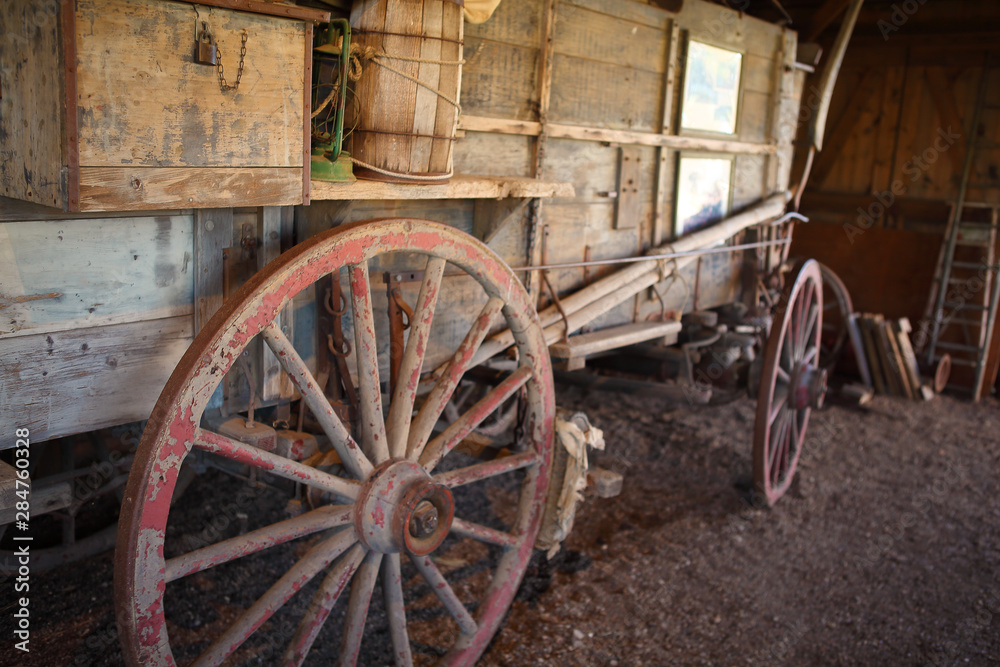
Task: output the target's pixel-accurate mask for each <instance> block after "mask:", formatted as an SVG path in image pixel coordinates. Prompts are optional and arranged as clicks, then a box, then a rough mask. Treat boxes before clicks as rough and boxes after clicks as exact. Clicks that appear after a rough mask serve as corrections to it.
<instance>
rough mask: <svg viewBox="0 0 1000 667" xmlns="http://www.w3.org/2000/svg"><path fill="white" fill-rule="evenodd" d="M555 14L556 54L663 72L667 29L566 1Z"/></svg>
mask: <svg viewBox="0 0 1000 667" xmlns="http://www.w3.org/2000/svg"><path fill="white" fill-rule="evenodd" d="M556 12H557V16H558V18H557V20H556V31H555V35H554V36H553V38H554V45H553V46H554V48H555V52H556V53H560V54H562V55H566V56H572V57H574V58H586V59H590V60H598V61H600V62H604V63H610V64H613V65H619V66H621V67H630V68H632V69H638V70H644V71H647V72H656V73H659V74H662V73H663V70H664V68H665V65H666V57H665V56H666V50H667V34H666V32H665V31H664V30H662V29H658V28H651V27H648V26H645V25H643V24H641V23H635V22H633V21H629V20H627V19H623V18H618V17H617V16H608V15H607V14H601V13H598V12H596V11H593V10H591V9H584V8H581V7H578V6H576V5H573V4H570V3H566V2H564V3H560V4H559V5H558V7H557V8H556ZM609 83H610V82H609Z"/></svg>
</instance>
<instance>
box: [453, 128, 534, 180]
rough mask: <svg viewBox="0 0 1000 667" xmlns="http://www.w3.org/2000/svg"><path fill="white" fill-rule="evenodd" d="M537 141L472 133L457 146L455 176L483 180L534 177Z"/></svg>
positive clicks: (485, 133)
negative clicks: (534, 154)
mask: <svg viewBox="0 0 1000 667" xmlns="http://www.w3.org/2000/svg"><path fill="white" fill-rule="evenodd" d="M533 142H534V139H533V138H532V137H522V136H516V135H503V134H491V133H488V132H469V133H467V134H466V135H465V136H464V137H462V139H461V140H459V141H458V142H456V144H455V172H456V173H459V174H476V175H479V176H498V177H503V176H525V177H527V176H530V175H531V148H532V143H533Z"/></svg>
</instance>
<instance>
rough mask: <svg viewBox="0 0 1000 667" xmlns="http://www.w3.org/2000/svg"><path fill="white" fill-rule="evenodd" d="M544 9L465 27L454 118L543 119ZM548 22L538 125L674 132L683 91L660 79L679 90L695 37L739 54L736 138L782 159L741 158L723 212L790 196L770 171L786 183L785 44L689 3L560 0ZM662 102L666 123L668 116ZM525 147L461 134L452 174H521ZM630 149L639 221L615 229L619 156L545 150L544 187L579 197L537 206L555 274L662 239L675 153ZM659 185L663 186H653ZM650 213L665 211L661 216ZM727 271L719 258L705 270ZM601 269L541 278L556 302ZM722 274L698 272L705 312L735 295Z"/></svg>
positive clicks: (631, 308)
mask: <svg viewBox="0 0 1000 667" xmlns="http://www.w3.org/2000/svg"><path fill="white" fill-rule="evenodd" d="M543 6H544V5H543V3H539V2H533V1H532V0H505V1H504V2H503V3H501V5H500V7H499V8H498V10H497V12H496V13H495V14H494V16H493V17H492V18H491V19H490V20H489V21H487V22H486V23H484V24H482V25H479V26H471V25H470V26H467V27H466V33H465V34H466V60H467V65H466V68H465V73H464V74H463V89H462V113H463V114H464V115H469V116H479V117H486V118H498V119H505V120H516V121H537V120H538V119H539V118H538V115H537V107H538V104H539V100H540V98H539V86H538V83H537V81H538V75H537V68H538V67H539V65H540V61H541V58H542V56H541V46H542V44H543V42H544V35H542V33H541V31H542V28H543V25H544V21H543V16H542V8H543ZM552 23H553V26H554V28H553V33H552V49H553V57H552V86H551V90H552V92H551V99H550V105H549V109H548V118H547V120H548V121H549V122H551V123H563V124H568V125H576V126H586V127H595V128H602V129H611V130H630V131H637V132H649V133H658V132H660V131H661V128H673V127H675V126H676V123H675V122H674V121H675V117H676V116H677V114H678V113H679V108H680V97H681V88H682V86H681V85H676V84H675V85H674V86H673V89H672V91H671V92H670V93H669V97H668V95H666V94H665V93H667V92H668V91H670V89H669V88H668V87H667V86H668V84H667V81H668V76H669V77H672V78H673V79H674V80H675V81H676V82H677V83H678V84H679V82H681V81H682V79H683V69H684V60H683V59H684V53H685V48H684V45H686V43H687V40H688V39H698V40H701V41H706V42H709V43H712V44H716V45H718V46H722V47H726V48H731V49H735V50H738V51H740V52H741V53H743V56H744V63H743V85H742V98H741V103H740V112H739V117H738V127H737V134H736V135H735V136H734V137H733V138H734V139H737V140H739V141H744V142H754V143H767V142H779V141H780V142H781V150H780V156H772V157H766V156H754V155H741V156H738V157H737V159H736V165H735V169H734V184H733V208H734V209H738V208H741V207H744V206H746V205H748V204H751V203H753V202H755V201H757V200H759V199H761V198H762V197H763V196H766V195H767V194H770V192H772V191H773V190H775V189H777V188H779V187H787V178H786V177H783V178H779V174H787V171H788V170H787V166H785V165H787V163H788V162H790V159H791V150H792V145H791V141H792V137H793V136H794V131H795V122H794V120H792V121H791V122H789V121H788V119H789V118H792V119H794V116H795V114H797V111H798V95H799V93H800V92H801V80H802V79H801V77H798V78H797V79H796V78H795V77H794V74H790V76H788V77H787V78H782V77H780V76H778V73H779V72H788V73H790V72H791V70H790V69H788V70H782V67H781V66H782V65H785V64H791V63H792V62H794V54H795V43H796V37H795V34H794V33H792V32H783V31H782V30H781V29H780V28H778V27H775V26H773V25H770V24H767V23H764V22H761V21H757V20H755V19H752V18H749V17H746V16H740V15H739V14H738V13H737V12H733V11H730V10H728V9H725V8H722V7H720V6H718V5H712V4H708V3H698V2H689V3H685V4H684V6H683V8H682V10H681V11H680V13H676V14H675V13H671V12H668V11H665V10H662V9H659V8H656V7H653V6H650V5H648V4H645V3H640V2H616V1H612V0H559V1H558V2H555V3H554V18H553V22H552ZM674 25H676V26H677V27H678V28H679V38H680V48H678V49H675V52H676V56H675V59H674V60H669V59H668V53H669V52H670V33H671V28H672V26H674ZM796 84H798V85H796ZM666 102H669V106H670V108H671V114H670V115H671V116H672V117H668V118H665V117H664V107H665V105H666ZM782 121H784V127H786V128H788V129H786V130H785V132H784V134H782V133H780V132H779V128H780V127H782V125H781V124H782ZM668 131H669V130H668ZM686 134H687V133H686ZM691 134H693V133H691ZM716 136H718V135H716ZM535 141H536V140H535V139H533V138H532V137H526V136H517V135H499V134H491V133H486V132H467V133H466V134H465V136H464V138H462V139H461V140H460V141H459V142H458V144H457V146H456V154H455V163H456V169H457V170H458V171H460V172H463V173H486V174H491V175H502V174H505V173H506V174H517V175H529V174H530V169H531V161H532V157H533V153H532V150H533V146H534V143H535ZM630 151H632V152H633V154H635V155H636V156H637V159H638V162H639V165H640V166H639V169H638V176H639V188H638V189H639V194H638V196H639V198H640V201H639V205H638V216H637V219H636V220H628V221H624V224H623V221H620V220H617V219H616V214H617V209H618V206H617V203H616V200H615V199H614V198H613V196H614V194H615V193H616V191H617V189H618V174H619V156H620V154H621V149H620V148H619V146H617V145H611V144H606V143H605V144H601V143H597V142H589V141H579V140H571V139H548V140H547V141H546V143H545V149H544V157H543V159H542V162H541V169H540V176H541V177H542V178H546V179H553V180H563V181H569V182H571V183H573V185H574V187H575V188H576V196H575V197H574V198H572V199H555V200H550V201H546V202H545V205H544V208H543V209H542V210H543V213H542V215H541V217H540V219H539V220H538V230H537V232H538V239H539V241H538V243H539V244H541V247H540V252H539V253H538V255H537V256H536V259H540V260H541V261H542V262H543V263H560V262H574V261H581V260H584V259H604V258H615V257H626V256H630V255H636V254H640V253H642V252H643V251H645V250H646V249H648V248H649V247H650V246H651V245H652V243H653V242H654V239H661V238H662V239H668V238H670V237H671V236H672V226H673V190H674V178H675V177H674V169H675V166H676V161H677V151H674V150H669V149H664V150H663V151H662V154H661V153H660V152H658V150H657V149H656V148H654V147H651V146H635V147H630ZM659 158H663V162H662V163H661V166H662V168H663V169H664V171H665V173H664V174H663V176H662V178H658V173H657V162H658V159H659ZM779 161H783V162H782V163H781V164H779ZM658 181H662V182H663V183H665V184H666V185H667V187H666V188H658V187H657V183H658ZM609 195H611V196H609ZM658 196H659V197H661V201H660V202H659V205H658V204H657V201H656V198H657V197H658ZM657 210H660V211H663V213H662V214H661V216H660V217H657V215H656V212H657ZM525 220H526V219H522V220H521V221H520V222H521V224H524V222H525ZM524 259H525V260H527V256H525V258H524ZM734 260H735V258H722V259H720V260H712V262H711V264H712V265H713V266H714V265H716V264H718V262H719V261H723V262H730V261H734ZM733 266H735V264H733ZM611 270H613V268H608V267H597V268H591V269H587V270H584V269H565V270H558V271H552V272H551V273H550V275H549V279H550V281H551V282H552V284H553V285H554V286H555V287H556V289H557V290H558V291H559V292H562V293H566V292H570V291H572V290H574V289H577V288H579V287H581V286H582V285H584V284H585V283H586V282H588V281H590V280H593V279H594V278H596V277H599V276H600V275H602V274H604V273H607V272H608V271H611ZM690 273H691V275H690V280H691V284H692V285H693V284H694V283H695V282H697V281H696V276H695V269H692V270H691V272H690ZM732 273H734V272H730V271H728V270H725V271H721V272H708V273H707V274H706V276H705V277H704V281H702V285H701V287H702V288H703V291H702V293H701V296H702V297H703V300H702V302H701V303H702V305H703V306H705V307H708V306H710V305H715V304H718V303H723V302H725V301H728V300H731V298H732V296H733V294H734V290H735V287H736V285H735V283H734V282H733V281H731V280H730V278H732V277H733V276H732ZM717 279H718V280H721V281H722V283H725V284H722V283H719V282H716V280H717ZM660 287H661V290H662V289H665V287H666V286H665V285H661V286H660ZM690 291H691V290H689V292H690ZM683 293H684V290H683V289H682V287H681V286H675V287H674V288H673V289H671V290H670V295H669V297H668V298H672V299H673V301H674V303H672V305H671V306H670V307H671V308H674V307H676V308H679V307H681V305H682V304H681V302H682V301H683ZM689 306H690V302H689ZM659 309H660V305H659V301H658V300H656V299H654V298H653V297H652V296H651V295H649V294H646V295H644V296H643V297H641V298H639V299H638V302H637V303H636V304H631V303H629V304H625V305H623V306H622V307H620V308H619V309H617V310H616V311H614V312H613V313H610V314H609V315H608V316H606V317H604V318H601V319H600V320H597V321H595V322H594V323H593V326H595V327H601V326H607V325H609V324H615V323H617V324H620V323H623V322H626V321H631V320H632V319H634V318H636V317H637V316H640V317H645V316H646V315H648V314H651V313H652V312H653V311H654V310H655V311H656V312H659Z"/></svg>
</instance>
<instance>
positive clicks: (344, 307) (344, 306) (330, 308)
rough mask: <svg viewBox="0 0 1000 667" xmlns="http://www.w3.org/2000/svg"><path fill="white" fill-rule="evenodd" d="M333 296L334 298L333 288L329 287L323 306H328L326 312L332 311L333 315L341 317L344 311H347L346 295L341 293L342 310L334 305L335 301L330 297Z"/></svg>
mask: <svg viewBox="0 0 1000 667" xmlns="http://www.w3.org/2000/svg"><path fill="white" fill-rule="evenodd" d="M332 298H333V290H331V289H330V288H329V287H328V288H326V298H324V299H323V307H324V308H326V312H328V313H330V314H331V315H333V316H335V317H341V316H342V315H343V314H344V313H346V312H347V299H345V298H344V295H343V294H341V295H340V310H336V309H335V308H334V307H333V302H332V301H330V299H332Z"/></svg>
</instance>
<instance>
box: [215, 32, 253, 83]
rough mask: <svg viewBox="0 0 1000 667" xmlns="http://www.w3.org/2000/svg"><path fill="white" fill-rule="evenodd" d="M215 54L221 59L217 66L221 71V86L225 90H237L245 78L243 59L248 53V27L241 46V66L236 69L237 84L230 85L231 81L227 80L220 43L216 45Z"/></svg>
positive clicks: (219, 71)
mask: <svg viewBox="0 0 1000 667" xmlns="http://www.w3.org/2000/svg"><path fill="white" fill-rule="evenodd" d="M215 55H216V57H217V58H218V59H219V64H218V66H217V67H218V70H217V71H218V73H219V86H220V87H221V88H222V90H224V91H225V90H237V89H238V88H239V87H240V80H241V79H242V78H243V60H244V59H245V58H246V55H247V31H246V29H244V30H243V40H242V44H241V46H240V67H239V69H238V70H237V71H236V83H235V84H233V85H229V82H227V81H226V75H225V72H224V70H223V67H222V50H221V49H220V48H219V45H218V44H216V45H215Z"/></svg>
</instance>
